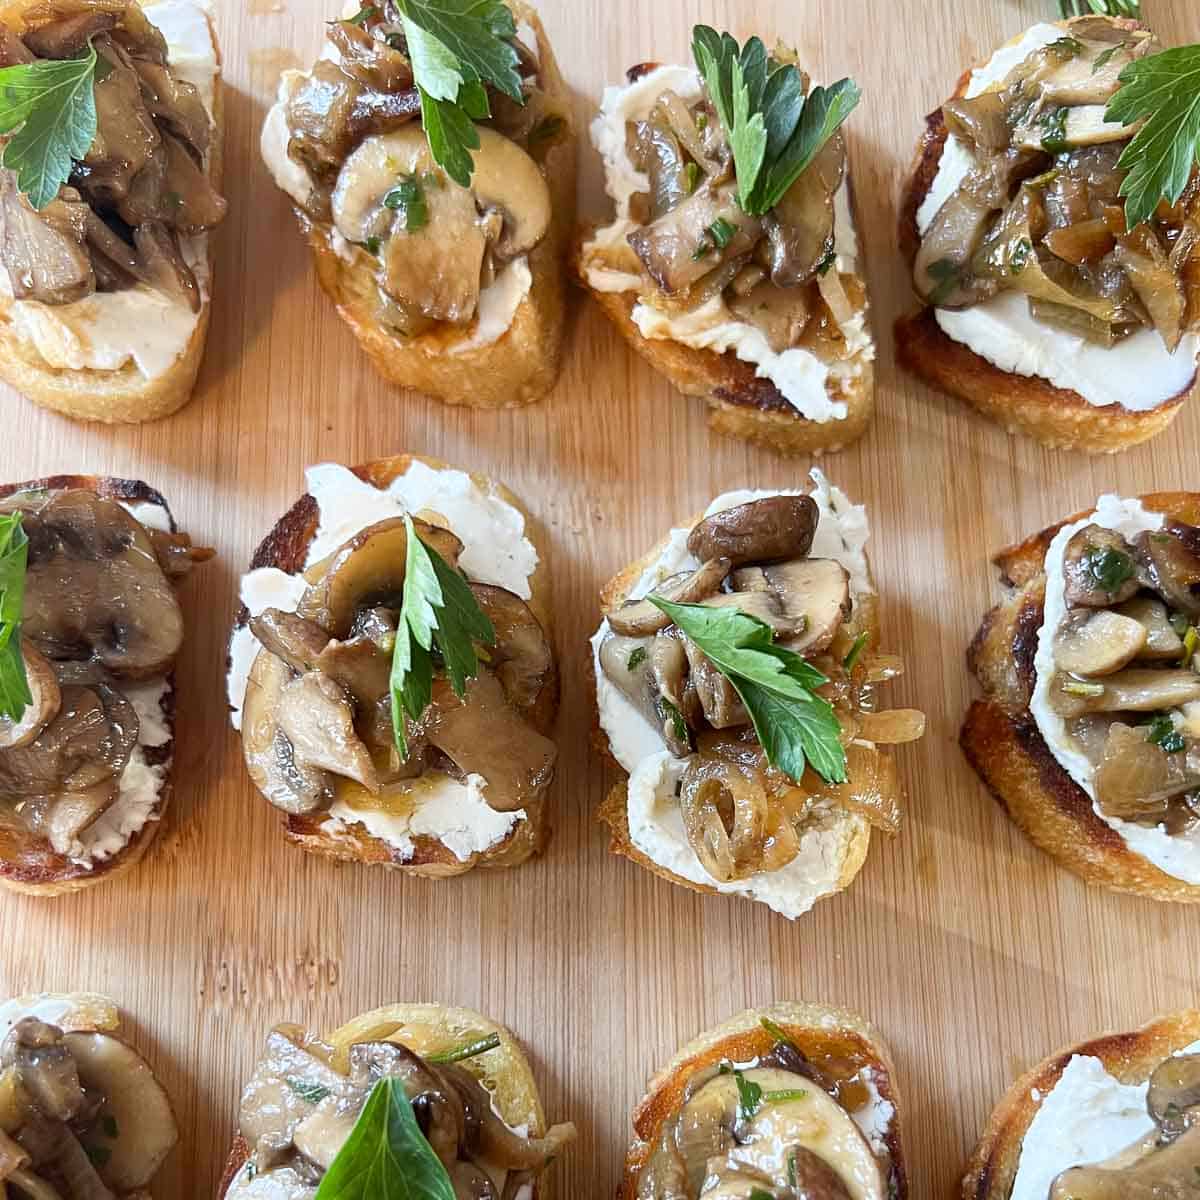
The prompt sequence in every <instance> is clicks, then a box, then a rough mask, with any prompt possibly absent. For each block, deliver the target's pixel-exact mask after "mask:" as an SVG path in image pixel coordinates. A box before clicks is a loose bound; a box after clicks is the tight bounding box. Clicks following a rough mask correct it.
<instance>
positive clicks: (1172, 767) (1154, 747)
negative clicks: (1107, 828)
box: [1093, 721, 1200, 822]
mask: <svg viewBox="0 0 1200 1200" xmlns="http://www.w3.org/2000/svg"><path fill="white" fill-rule="evenodd" d="M1188 758H1189V756H1188V755H1186V754H1181V753H1176V754H1168V753H1167V752H1166V751H1165V750H1163V749H1162V747H1161V746H1159V745H1158V744H1157V743H1156V742H1153V741H1151V740H1150V739H1149V738H1148V737H1147V731H1146V729H1145V728H1142V727H1134V726H1130V725H1126V724H1124V723H1122V722H1121V721H1114V722H1112V724H1111V725H1109V727H1108V733H1107V736H1106V738H1105V741H1104V750H1103V757H1102V758H1101V760H1100V764H1099V766H1098V767H1097V769H1096V774H1095V777H1094V780H1093V784H1094V787H1095V791H1096V804H1097V806H1098V807H1099V809H1100V811H1101V812H1102V813H1104V814H1105V815H1106V816H1109V817H1119V818H1120V819H1121V820H1126V821H1154V822H1158V821H1161V820H1163V819H1164V818H1165V817H1166V815H1167V810H1168V807H1169V803H1170V800H1171V798H1172V797H1173V796H1178V795H1179V794H1180V793H1181V792H1184V791H1188V790H1189V789H1191V788H1194V787H1196V786H1197V785H1198V784H1200V771H1197V770H1196V769H1195V767H1194V766H1189V765H1188Z"/></svg>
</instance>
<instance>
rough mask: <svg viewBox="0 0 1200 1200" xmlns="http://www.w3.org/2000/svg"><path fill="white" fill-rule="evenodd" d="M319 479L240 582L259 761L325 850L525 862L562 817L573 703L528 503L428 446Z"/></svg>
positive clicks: (441, 860) (250, 723) (331, 469)
mask: <svg viewBox="0 0 1200 1200" xmlns="http://www.w3.org/2000/svg"><path fill="white" fill-rule="evenodd" d="M307 482H308V493H307V494H306V495H305V496H304V497H302V498H301V499H300V500H299V501H298V502H297V503H296V504H295V505H294V506H293V507H292V508H291V509H290V511H289V512H288V513H287V514H286V515H285V516H284V517H283V518H282V519H281V520H280V521H279V523H278V524H277V525H276V526H275V528H274V529H273V530H272V531H271V533H270V534H269V535H268V536H267V537H266V539H265V540H264V541H263V543H262V544H261V545H260V546H259V548H258V550H257V552H256V553H255V555H254V559H253V561H252V563H251V570H250V572H249V574H247V575H246V576H244V577H243V579H242V583H241V600H242V605H243V608H242V612H241V614H240V616H239V619H238V623H237V625H236V627H235V629H234V632H233V637H232V640H231V643H230V668H229V703H230V707H231V710H232V720H233V724H234V726H235V728H238V729H240V730H241V734H242V747H243V751H244V755H245V760H246V766H247V769H248V770H249V772H250V776H251V778H252V779H253V781H254V783H255V785H256V786H257V787H258V789H259V791H261V792H262V794H263V795H264V796H265V797H266V799H267V800H269V801H270V802H271V804H273V805H274V806H275V807H276V808H278V809H280V810H281V811H282V812H284V813H285V814H286V822H285V827H286V832H287V837H288V839H289V840H290V841H291V842H293V843H295V844H297V845H299V846H301V847H302V848H303V849H305V850H308V851H311V852H313V853H317V854H324V855H329V856H332V857H334V858H341V859H347V860H351V861H357V862H367V863H382V864H384V865H387V866H392V867H398V868H400V869H402V870H404V871H408V872H411V873H414V874H418V875H431V876H447V875H458V874H461V873H462V872H464V871H467V870H470V869H471V868H472V867H474V866H489V867H510V866H516V865H517V864H518V863H521V862H524V861H525V860H526V859H527V858H529V857H530V856H531V855H532V854H534V853H536V852H537V851H538V850H540V849H541V847H542V846H543V845H544V843H545V840H546V837H547V836H548V832H549V825H548V821H549V812H548V806H547V793H548V790H549V786H550V782H551V779H552V777H553V774H554V764H555V758H556V751H555V746H554V743H553V742H552V741H551V740H550V738H549V734H550V732H551V730H552V729H553V726H554V718H555V715H556V713H557V709H558V670H557V666H556V661H555V654H554V646H553V642H552V640H551V597H550V580H549V574H548V570H547V567H546V563H545V558H544V554H543V553H542V552H541V551H540V550H539V548H537V547H536V546H535V544H534V541H533V540H532V539H533V537H534V536H535V533H534V530H533V529H532V527H531V526H532V522H531V521H530V519H529V517H528V516H527V514H526V513H525V511H524V510H523V509H522V508H521V506H520V503H519V502H518V500H517V499H516V497H515V496H513V495H512V493H511V492H509V491H508V490H507V489H505V488H503V487H501V486H500V485H499V484H496V483H494V482H492V481H491V480H489V479H486V478H485V477H483V476H481V475H468V474H466V473H465V472H463V471H458V470H455V469H453V468H451V467H448V466H447V465H446V464H445V463H440V462H437V461H435V460H433V459H426V458H418V457H415V456H413V455H401V456H399V457H396V458H389V459H383V460H381V461H378V462H374V463H369V464H367V465H366V466H362V467H356V468H355V469H354V470H353V471H351V470H349V469H348V468H346V467H342V466H338V465H336V464H333V463H323V464H321V465H320V466H315V467H311V468H310V469H309V471H308V473H307ZM410 539H412V540H411V542H410ZM422 689H423V690H422ZM397 700H398V703H397Z"/></svg>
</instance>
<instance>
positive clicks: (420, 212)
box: [383, 175, 429, 233]
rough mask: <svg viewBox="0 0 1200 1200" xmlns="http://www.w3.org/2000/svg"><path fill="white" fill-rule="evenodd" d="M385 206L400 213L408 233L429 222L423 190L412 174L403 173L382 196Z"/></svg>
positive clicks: (416, 230)
mask: <svg viewBox="0 0 1200 1200" xmlns="http://www.w3.org/2000/svg"><path fill="white" fill-rule="evenodd" d="M383 205H384V207H385V208H390V209H393V210H395V211H397V212H399V213H400V216H401V217H402V218H403V220H404V228H405V231H406V232H408V233H417V232H418V231H419V230H421V229H424V228H425V226H426V225H428V224H429V208H428V206H427V205H426V204H425V192H424V190H423V188H422V187H421V183H420V181H419V180H418V179H416V178H415V177H414V176H412V175H405V176H403V177H402V178H401V180H400V182H399V183H398V184H396V186H395V187H394V188H392V189H391V190H390V191H389V192H387V193H386V194H385V195H384V197H383Z"/></svg>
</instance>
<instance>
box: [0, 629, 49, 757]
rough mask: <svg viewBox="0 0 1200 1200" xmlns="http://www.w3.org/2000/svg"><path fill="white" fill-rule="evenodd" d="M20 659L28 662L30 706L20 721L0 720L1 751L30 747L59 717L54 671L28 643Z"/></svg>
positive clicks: (26, 667) (23, 647)
mask: <svg viewBox="0 0 1200 1200" xmlns="http://www.w3.org/2000/svg"><path fill="white" fill-rule="evenodd" d="M21 657H22V658H23V659H24V661H25V678H26V679H27V680H28V682H29V694H30V696H31V697H32V701H31V703H29V704H28V705H26V707H25V712H24V713H23V714H22V716H21V719H20V720H19V721H14V720H13V719H12V718H11V717H6V716H0V750H12V749H15V748H17V747H19V746H28V745H29V743H30V742H33V741H35V740H36V739H37V737H38V734H40V733H41V732H42V730H43V729H45V728H46V726H47V725H48V724H49V723H50V722H51V721H53V720H54V718H55V717H56V716H58V710H59V707H60V705H61V703H62V693H61V692H60V690H59V687H58V680H57V679H56V678H55V675H54V668H53V667H52V666H51V665H50V664H49V663H48V662H47V661H46V659H45V658H43V657H42V656H41V655H40V654H39V653H38V652H37V650H35V649H34V647H33V646H32V645H30V643H29V642H28V641H24V642H22V644H21Z"/></svg>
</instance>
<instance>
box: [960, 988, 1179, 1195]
mask: <svg viewBox="0 0 1200 1200" xmlns="http://www.w3.org/2000/svg"><path fill="white" fill-rule="evenodd" d="M1198 1102H1200V1012H1196V1011H1193V1010H1189V1011H1185V1012H1180V1013H1174V1014H1172V1015H1170V1016H1166V1017H1160V1018H1159V1019H1158V1020H1156V1021H1152V1022H1151V1023H1150V1024H1149V1025H1144V1026H1142V1028H1141V1029H1136V1030H1134V1031H1133V1032H1132V1033H1111V1034H1106V1035H1104V1036H1103V1037H1098V1038H1094V1039H1092V1040H1091V1041H1087V1042H1083V1043H1082V1044H1081V1045H1077V1046H1072V1047H1070V1048H1069V1049H1066V1050H1063V1051H1061V1052H1060V1053H1058V1054H1052V1055H1051V1056H1050V1057H1049V1058H1047V1059H1045V1060H1044V1061H1042V1062H1040V1063H1039V1064H1038V1065H1037V1066H1036V1067H1034V1068H1033V1069H1032V1070H1031V1071H1029V1072H1028V1073H1027V1074H1026V1075H1023V1076H1022V1077H1021V1078H1020V1079H1018V1080H1017V1081H1016V1083H1014V1084H1013V1085H1012V1087H1011V1088H1010V1089H1009V1091H1008V1093H1007V1094H1006V1095H1005V1096H1004V1098H1003V1099H1002V1100H1001V1101H1000V1103H999V1104H998V1105H997V1106H996V1109H995V1111H994V1112H993V1113H992V1116H991V1119H990V1120H989V1121H988V1126H987V1129H986V1130H985V1131H984V1134H983V1137H982V1138H981V1139H980V1142H979V1144H978V1145H977V1146H976V1147H975V1150H974V1153H973V1154H972V1155H971V1159H970V1161H969V1163H968V1164H967V1169H966V1174H965V1177H964V1179H963V1183H962V1200H1104V1198H1108V1197H1113V1198H1115V1197H1121V1198H1122V1200H1143V1198H1144V1200H1150V1198H1151V1197H1157V1196H1164V1197H1165V1196H1186V1195H1187V1193H1188V1190H1189V1189H1193V1190H1194V1189H1195V1186H1196V1178H1197V1174H1196V1173H1197V1170H1198V1169H1200V1121H1198V1120H1197V1115H1198V1111H1200V1110H1198V1109H1197V1104H1198Z"/></svg>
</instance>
